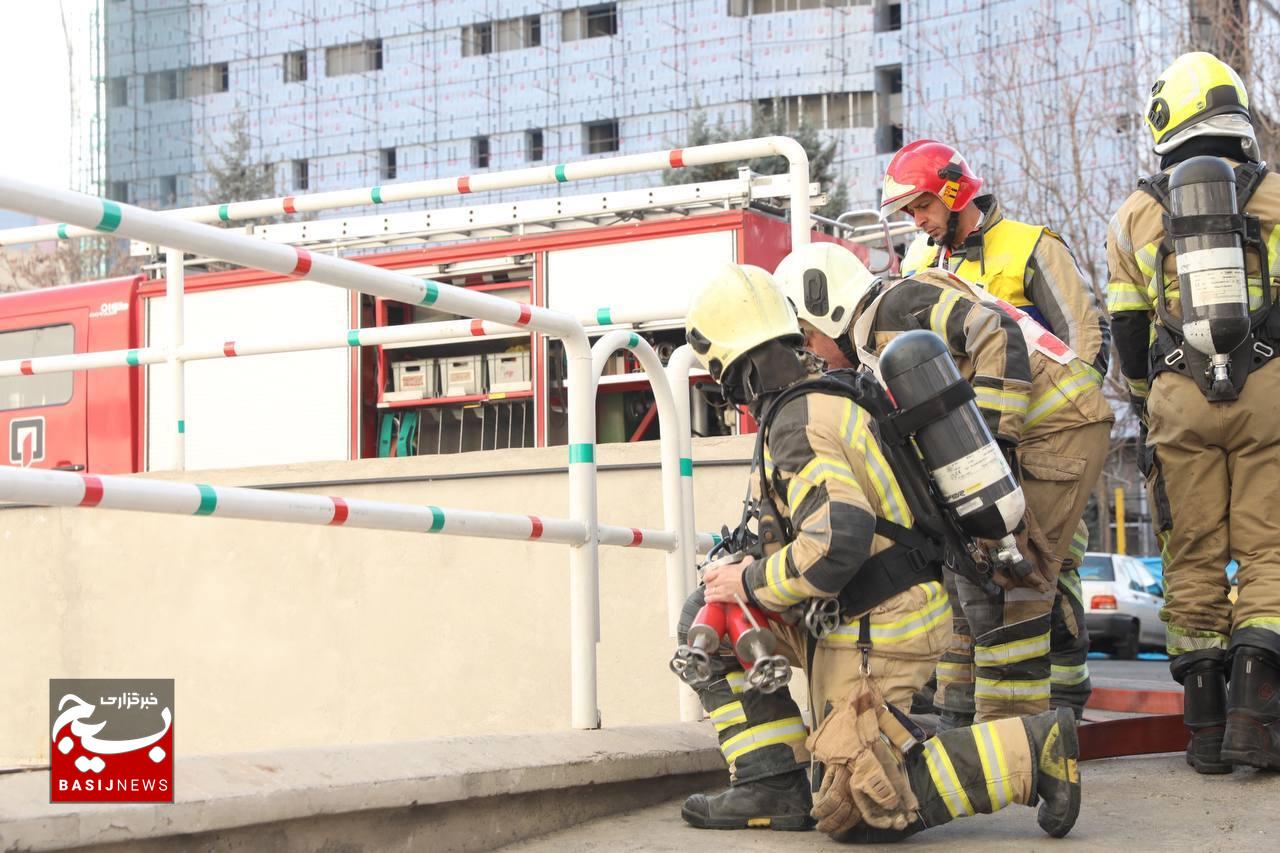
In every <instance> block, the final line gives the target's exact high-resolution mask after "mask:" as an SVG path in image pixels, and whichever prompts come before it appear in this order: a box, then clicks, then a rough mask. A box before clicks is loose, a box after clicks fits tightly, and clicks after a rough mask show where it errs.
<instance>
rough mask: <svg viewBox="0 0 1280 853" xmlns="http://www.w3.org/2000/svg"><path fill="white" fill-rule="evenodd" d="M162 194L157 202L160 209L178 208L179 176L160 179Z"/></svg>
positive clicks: (158, 195) (167, 176) (157, 198)
mask: <svg viewBox="0 0 1280 853" xmlns="http://www.w3.org/2000/svg"><path fill="white" fill-rule="evenodd" d="M159 183H160V192H159V193H158V194H157V196H156V201H157V202H158V203H159V205H160V207H176V206H177V205H178V176H177V175H163V176H162V177H161V178H160V179H159Z"/></svg>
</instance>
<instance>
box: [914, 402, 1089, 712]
mask: <svg viewBox="0 0 1280 853" xmlns="http://www.w3.org/2000/svg"><path fill="white" fill-rule="evenodd" d="M1110 434H1111V424H1109V423H1092V424H1086V425H1084V426H1078V427H1074V428H1072V429H1067V430H1062V431H1060V432H1055V433H1050V434H1048V435H1045V436H1042V437H1038V438H1036V439H1035V440H1034V441H1030V442H1026V443H1024V445H1023V446H1021V447H1019V449H1018V461H1019V464H1020V466H1021V468H1022V474H1023V477H1022V488H1023V493H1024V495H1025V497H1026V502H1027V515H1028V516H1029V519H1028V522H1029V524H1031V525H1032V528H1033V530H1034V531H1035V538H1036V540H1037V541H1038V542H1039V544H1040V547H1039V548H1034V549H1031V550H1032V554H1029V555H1028V556H1029V557H1032V558H1033V559H1035V560H1036V563H1037V567H1038V568H1039V570H1040V573H1041V574H1042V575H1043V576H1044V577H1045V579H1046V580H1048V581H1049V582H1050V583H1051V584H1052V585H1053V589H1051V590H1050V591H1048V592H1040V591H1038V590H1034V589H1030V588H1015V589H1011V590H1007V591H1002V592H1000V593H999V594H997V595H996V596H989V595H987V594H986V593H985V592H983V590H981V589H980V588H978V587H977V586H975V585H973V584H972V583H969V582H968V581H966V580H964V579H963V578H954V579H952V580H950V581H949V583H953V584H954V585H955V589H956V595H957V598H958V600H959V602H960V611H961V612H960V617H961V618H958V619H957V620H956V624H955V635H954V637H953V640H952V645H951V647H950V648H949V649H948V650H947V653H946V654H945V655H944V656H943V659H942V660H941V661H940V662H939V665H938V694H939V695H938V698H937V699H936V700H935V703H936V704H937V706H938V708H939V710H940V711H942V712H943V714H944V716H946V717H950V718H952V719H957V718H958V719H960V720H963V719H964V718H965V717H967V715H968V714H970V713H973V714H974V719H976V720H977V721H979V722H985V721H990V720H997V719H1001V718H1003V717H1013V716H1021V715H1028V714H1038V713H1041V712H1043V711H1045V710H1048V708H1049V706H1050V700H1051V698H1052V699H1053V705H1054V706H1055V707H1057V706H1059V705H1062V706H1068V707H1071V708H1072V710H1073V711H1074V712H1075V714H1076V716H1077V718H1079V717H1080V716H1081V715H1082V714H1083V710H1084V704H1085V702H1087V701H1088V698H1089V694H1090V692H1091V688H1090V684H1089V670H1088V665H1087V664H1086V658H1087V656H1088V653H1089V639H1088V633H1087V631H1086V629H1085V623H1084V607H1083V603H1082V601H1081V593H1080V580H1079V574H1078V566H1079V562H1080V558H1079V554H1082V553H1083V547H1084V544H1085V543H1087V541H1088V532H1087V530H1086V529H1084V528H1083V526H1082V524H1081V517H1082V516H1083V515H1084V509H1085V505H1086V504H1087V503H1088V501H1089V495H1090V493H1091V492H1092V491H1093V487H1094V485H1095V484H1096V483H1097V480H1098V477H1099V475H1100V474H1101V473H1102V466H1103V463H1104V462H1105V460H1106V454H1107V447H1108V442H1109V440H1110ZM1064 566H1065V568H1066V570H1065V571H1063V569H1064ZM970 697H972V698H971V699H970ZM970 702H972V704H970Z"/></svg>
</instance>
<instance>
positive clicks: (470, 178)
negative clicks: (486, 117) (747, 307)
mask: <svg viewBox="0 0 1280 853" xmlns="http://www.w3.org/2000/svg"><path fill="white" fill-rule="evenodd" d="M769 155H777V156H781V157H785V158H786V159H787V165H788V177H789V179H790V183H791V197H790V203H791V241H792V245H793V246H801V245H804V244H805V243H807V242H809V158H808V155H806V154H805V152H804V148H803V147H802V146H801V145H800V143H798V142H796V141H795V140H794V139H791V138H790V137H787V136H767V137H763V138H760V139H743V140H739V141H736V142H718V143H715V144H714V145H696V146H694V147H692V148H671V149H668V150H666V151H652V152H648V153H645V154H628V155H625V156H622V157H604V158H600V159H596V160H581V161H578V162H576V163H558V164H556V165H553V166H538V167H535V168H531V169H513V170H508V171H502V172H481V173H479V174H475V175H464V176H462V177H459V178H437V179H434V180H430V181H406V182H404V183H397V184H384V185H381V186H375V187H362V188H359V189H351V190H337V191H334V192H321V193H309V194H304V195H291V196H280V197H278V198H265V199H260V200H258V201H238V202H230V203H227V204H208V205H203V206H201V207H184V208H180V209H178V210H170V211H166V213H165V215H166V216H172V217H174V218H175V219H183V220H186V221H187V222H205V223H216V222H242V221H245V220H249V219H263V218H267V217H272V216H282V215H289V214H294V213H309V212H316V211H321V210H335V209H337V208H342V207H364V206H368V205H379V204H388V203H390V202H396V201H416V200H418V199H425V198H438V197H441V196H450V195H467V194H470V193H477V192H485V191H490V190H506V189H519V188H522V187H535V186H542V185H553V184H562V183H566V182H569V181H581V180H588V179H591V178H606V177H612V176H616V175H631V174H636V173H638V172H653V171H659V170H666V169H682V168H685V167H688V166H706V165H710V164H713V163H727V162H731V161H737V160H750V159H753V158H756V157H766V156H769ZM103 230H108V229H103V228H101V227H98V226H96V225H95V226H92V227H83V226H77V224H76V223H74V222H62V223H58V224H55V225H35V226H30V227H26V228H11V229H8V230H2V231H0V246H16V245H21V244H23V243H37V242H42V241H45V240H67V239H70V238H72V237H88V236H93V235H94V234H95V233H100V232H102V231H103ZM112 230H113V229H112Z"/></svg>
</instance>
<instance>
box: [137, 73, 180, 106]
mask: <svg viewBox="0 0 1280 853" xmlns="http://www.w3.org/2000/svg"><path fill="white" fill-rule="evenodd" d="M178 80H179V78H178V72H177V70H176V69H170V70H168V71H152V72H151V73H150V74H148V75H147V76H146V77H144V78H142V98H143V100H144V101H146V102H147V103H148V104H154V103H156V102H158V101H173V100H177V99H178V98H180V97H182V87H181V86H180V85H179V82H178Z"/></svg>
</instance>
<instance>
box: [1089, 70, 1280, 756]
mask: <svg viewBox="0 0 1280 853" xmlns="http://www.w3.org/2000/svg"><path fill="white" fill-rule="evenodd" d="M1146 123H1147V128H1148V129H1149V130H1150V131H1151V135H1152V139H1153V141H1154V149H1155V153H1156V154H1158V155H1159V156H1160V167H1161V170H1162V171H1161V172H1160V173H1158V174H1156V175H1153V176H1151V177H1149V178H1145V179H1143V180H1141V181H1140V182H1139V185H1138V189H1137V190H1135V191H1134V192H1133V193H1132V194H1131V195H1130V196H1129V197H1128V198H1127V199H1126V200H1125V201H1124V203H1123V204H1122V205H1121V206H1120V209H1119V211H1118V212H1117V213H1116V215H1115V217H1114V218H1113V219H1112V221H1111V225H1110V228H1109V230H1108V234H1107V264H1108V266H1109V268H1110V274H1111V283H1110V288H1109V292H1108V306H1109V308H1110V310H1111V317H1112V324H1113V327H1114V328H1115V330H1116V350H1117V352H1118V353H1119V356H1120V367H1121V370H1122V372H1123V373H1124V376H1125V379H1126V381H1127V382H1128V384H1129V389H1130V392H1131V396H1132V400H1133V402H1134V404H1135V406H1136V408H1137V409H1138V410H1139V412H1140V413H1142V415H1143V417H1144V420H1145V426H1146V427H1147V430H1148V432H1147V438H1146V450H1147V451H1148V452H1147V454H1146V458H1145V459H1144V463H1145V465H1144V467H1145V468H1146V469H1147V470H1146V471H1145V473H1146V476H1147V489H1148V493H1149V496H1150V498H1151V503H1150V505H1151V506H1152V507H1153V511H1152V515H1153V518H1152V523H1153V525H1155V526H1156V528H1157V530H1158V531H1159V532H1160V534H1161V540H1162V545H1163V552H1164V560H1165V583H1166V594H1167V598H1166V600H1165V606H1164V609H1163V611H1162V613H1161V618H1162V619H1163V620H1164V621H1165V623H1166V640H1167V644H1168V651H1169V657H1170V658H1171V663H1170V669H1171V671H1172V673H1173V677H1174V678H1175V679H1176V680H1177V681H1178V682H1180V683H1181V684H1182V686H1183V703H1184V704H1183V714H1184V718H1185V720H1186V724H1187V727H1188V728H1190V729H1191V731H1192V738H1191V740H1190V743H1189V744H1188V745H1187V762H1188V764H1190V765H1191V766H1192V767H1193V768H1195V770H1196V771H1197V772H1199V773H1229V772H1231V769H1232V766H1233V765H1235V764H1248V765H1252V766H1255V767H1269V768H1273V769H1280V520H1277V517H1276V516H1275V514H1274V512H1273V511H1272V510H1271V507H1270V501H1271V497H1272V495H1273V492H1274V489H1275V484H1276V483H1277V482H1280V410H1277V408H1276V400H1277V399H1280V366H1278V365H1276V364H1275V363H1274V361H1275V359H1274V356H1275V354H1276V352H1277V351H1280V312H1277V311H1276V310H1275V309H1270V310H1268V305H1271V304H1274V301H1275V293H1276V290H1275V288H1276V284H1277V276H1278V275H1280V177H1277V176H1276V175H1275V174H1272V173H1270V172H1268V171H1266V166H1265V164H1264V163H1262V162H1261V160H1260V159H1259V152H1258V143H1257V140H1256V138H1255V136H1254V131H1253V126H1252V124H1251V119H1250V115H1249V99H1248V95H1247V94H1246V93H1245V89H1244V85H1243V84H1242V82H1241V80H1240V77H1239V76H1238V75H1237V74H1236V73H1235V71H1233V70H1232V69H1231V68H1230V67H1229V66H1227V65H1226V64H1224V63H1223V62H1221V61H1220V60H1218V59H1217V58H1216V57H1214V56H1213V55H1211V54H1208V53H1187V54H1184V55H1182V56H1180V57H1178V59H1176V60H1175V61H1174V62H1173V64H1172V65H1170V66H1169V67H1168V68H1167V69H1166V70H1165V71H1164V73H1162V74H1161V75H1160V76H1159V78H1157V80H1156V82H1155V84H1154V85H1153V86H1152V87H1151V95H1150V98H1149V101H1148V104H1147V115H1146ZM1215 172H1216V173H1217V176H1218V177H1217V178H1215V177H1214V173H1215ZM1241 214H1243V215H1241ZM1166 222H1167V223H1168V225H1166ZM1215 245H1216V246H1218V247H1219V248H1209V249H1208V251H1207V252H1205V251H1202V250H1203V249H1204V248H1205V247H1206V246H1208V247H1212V246H1215ZM1264 286H1265V288H1266V289H1265V290H1264ZM1153 326H1154V328H1153ZM1233 327H1234V329H1235V331H1234V332H1233ZM1224 333H1230V334H1234V335H1235V337H1234V339H1233V340H1232V341H1231V342H1229V343H1224V341H1223V340H1222V338H1221V336H1222V335H1223V334H1224ZM1206 341H1208V343H1209V344H1211V346H1206ZM1237 342H1238V343H1237ZM1206 350H1208V351H1206ZM1232 558H1234V559H1236V560H1238V561H1239V564H1240V570H1239V575H1238V577H1239V584H1240V586H1239V589H1240V591H1239V597H1238V599H1237V601H1236V602H1235V604H1234V606H1233V605H1232V603H1231V602H1230V600H1229V599H1228V591H1229V585H1228V582H1227V577H1226V575H1225V573H1224V567H1225V566H1226V564H1227V562H1228V560H1230V559H1232ZM1227 680H1229V682H1230V687H1229V690H1228V687H1227V685H1226V683H1225V682H1226V681H1227Z"/></svg>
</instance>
